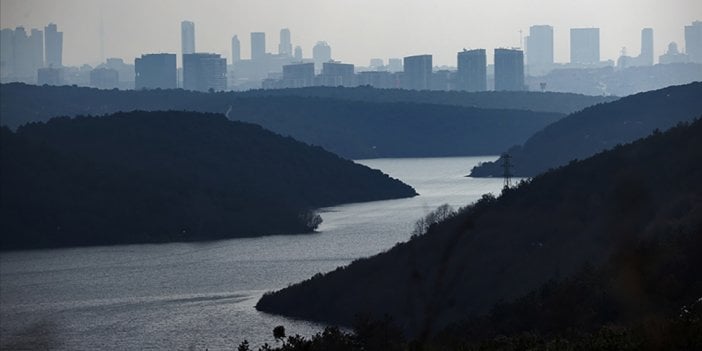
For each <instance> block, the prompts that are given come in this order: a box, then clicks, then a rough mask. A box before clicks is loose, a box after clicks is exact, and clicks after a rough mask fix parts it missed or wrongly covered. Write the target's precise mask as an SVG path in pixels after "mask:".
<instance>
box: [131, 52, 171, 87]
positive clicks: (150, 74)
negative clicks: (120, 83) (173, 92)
mask: <svg viewBox="0 0 702 351" xmlns="http://www.w3.org/2000/svg"><path fill="white" fill-rule="evenodd" d="M134 72H135V73H136V76H135V81H134V89H137V90H139V89H159V88H160V89H175V88H177V87H178V71H177V69H176V55H175V54H146V55H141V57H140V58H139V57H138V58H136V59H134Z"/></svg>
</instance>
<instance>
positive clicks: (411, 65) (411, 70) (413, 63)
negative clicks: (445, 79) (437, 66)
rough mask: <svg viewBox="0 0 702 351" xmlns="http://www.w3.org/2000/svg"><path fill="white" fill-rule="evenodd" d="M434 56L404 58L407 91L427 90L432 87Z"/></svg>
mask: <svg viewBox="0 0 702 351" xmlns="http://www.w3.org/2000/svg"><path fill="white" fill-rule="evenodd" d="M431 70H432V56H431V55H416V56H408V57H405V58H404V72H405V84H404V87H405V88H406V89H412V90H427V89H429V87H430V85H431Z"/></svg>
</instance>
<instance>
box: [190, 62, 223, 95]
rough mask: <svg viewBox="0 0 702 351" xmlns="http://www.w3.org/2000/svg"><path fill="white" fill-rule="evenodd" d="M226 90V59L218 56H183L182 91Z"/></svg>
mask: <svg viewBox="0 0 702 351" xmlns="http://www.w3.org/2000/svg"><path fill="white" fill-rule="evenodd" d="M226 88H227V59H225V58H222V57H220V55H219V54H208V53H195V54H185V55H183V89H185V90H195V91H209V90H210V89H212V90H214V91H223V90H225V89H226Z"/></svg>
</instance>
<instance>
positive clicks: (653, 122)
mask: <svg viewBox="0 0 702 351" xmlns="http://www.w3.org/2000/svg"><path fill="white" fill-rule="evenodd" d="M700 116H702V83H700V82H696V83H691V84H687V85H680V86H673V87H668V88H664V89H660V90H655V91H649V92H645V93H640V94H636V95H631V96H627V97H624V98H622V99H620V100H617V101H614V102H610V103H606V104H601V105H597V106H592V107H588V108H586V109H584V110H582V111H580V112H576V113H573V114H571V115H569V116H568V117H566V118H563V119H561V120H559V121H557V122H554V123H553V124H551V125H549V126H547V127H546V128H544V129H543V130H541V131H539V132H537V133H535V134H534V135H533V136H531V137H530V138H529V139H528V140H527V141H526V142H525V143H524V144H523V145H521V146H515V147H512V148H510V149H509V150H508V151H507V153H508V154H509V155H510V156H512V163H513V164H514V168H513V170H512V171H513V174H514V175H515V176H518V177H532V176H534V175H537V174H539V173H541V172H544V171H546V170H547V169H549V168H553V167H558V166H561V165H564V164H566V163H568V162H569V161H570V160H573V159H583V158H587V157H590V156H592V155H594V154H596V153H598V152H600V151H602V150H606V149H610V148H612V147H614V146H616V145H617V144H622V143H628V142H631V141H633V140H636V139H638V138H642V137H644V136H646V135H648V134H650V133H651V132H653V131H654V130H655V129H659V130H666V129H668V128H670V127H672V126H674V125H676V124H677V123H679V122H682V121H690V120H692V119H693V118H697V117H700ZM501 153H502V152H501ZM502 163H503V160H502V159H499V160H497V161H495V162H487V163H484V164H482V165H479V166H477V167H475V168H473V170H472V171H471V176H473V177H488V176H501V175H502V174H503V170H502Z"/></svg>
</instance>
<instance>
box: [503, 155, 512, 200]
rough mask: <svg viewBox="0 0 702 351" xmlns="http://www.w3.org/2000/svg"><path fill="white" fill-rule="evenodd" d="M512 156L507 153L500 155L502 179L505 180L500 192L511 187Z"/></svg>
mask: <svg viewBox="0 0 702 351" xmlns="http://www.w3.org/2000/svg"><path fill="white" fill-rule="evenodd" d="M511 160H512V156H510V155H509V154H508V153H506V152H505V153H504V154H502V171H503V173H502V177H503V178H504V180H505V184H504V187H503V188H502V190H503V191H504V190H507V189H509V188H511V187H512V161H511Z"/></svg>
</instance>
